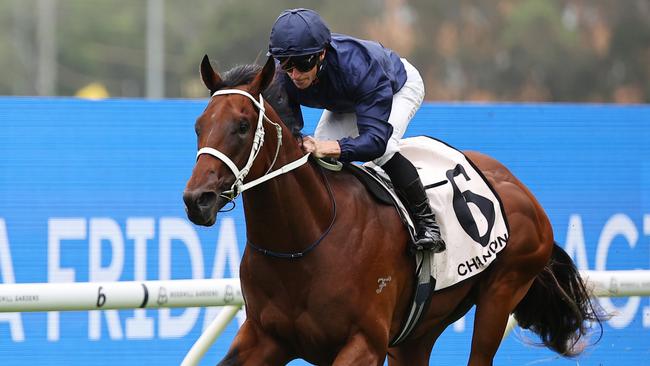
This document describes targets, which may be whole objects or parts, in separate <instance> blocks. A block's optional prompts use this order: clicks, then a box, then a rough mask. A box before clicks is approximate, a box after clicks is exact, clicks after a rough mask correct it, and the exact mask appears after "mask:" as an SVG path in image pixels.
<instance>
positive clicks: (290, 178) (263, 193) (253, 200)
mask: <svg viewBox="0 0 650 366" xmlns="http://www.w3.org/2000/svg"><path fill="white" fill-rule="evenodd" d="M269 132H270V131H269ZM272 141H274V140H272ZM275 147H276V144H275V143H270V144H268V145H267V144H265V146H264V147H263V152H261V153H260V158H261V159H260V163H261V164H260V165H259V167H257V169H256V170H257V171H258V174H261V173H259V172H262V173H263V172H265V171H266V169H268V166H269V165H270V163H271V161H272V160H273V156H274V155H275ZM303 155H304V154H303V153H302V150H301V149H300V147H299V146H298V144H297V142H296V141H295V139H294V137H293V136H291V134H289V133H285V134H284V136H283V145H282V147H281V148H280V154H279V156H278V159H277V161H276V163H275V164H274V167H273V169H274V170H275V169H278V168H281V167H282V166H284V165H286V164H288V163H291V162H293V161H295V160H297V159H299V158H301V157H302V156H303ZM317 169H318V168H316V167H315V166H313V165H312V164H310V163H306V164H305V165H303V166H301V167H300V168H297V169H295V170H292V171H290V172H288V173H285V174H282V175H280V176H278V177H276V178H273V179H271V180H269V181H267V182H265V183H263V184H261V185H259V186H256V187H254V188H252V189H250V190H248V191H246V192H245V193H244V197H243V200H244V212H245V215H246V225H247V234H248V240H249V241H251V242H253V243H255V244H256V245H257V246H261V247H263V248H264V249H268V250H273V251H282V252H294V251H300V250H302V249H304V248H305V247H306V246H308V245H309V244H311V243H312V242H313V241H315V240H317V239H318V238H319V237H320V235H321V234H322V233H323V231H324V230H325V229H326V228H327V227H328V226H329V224H330V222H331V218H332V215H333V207H332V198H331V197H330V194H329V193H328V190H327V187H326V185H325V182H324V176H323V175H322V174H321V173H320V172H319V171H318V170H317Z"/></svg>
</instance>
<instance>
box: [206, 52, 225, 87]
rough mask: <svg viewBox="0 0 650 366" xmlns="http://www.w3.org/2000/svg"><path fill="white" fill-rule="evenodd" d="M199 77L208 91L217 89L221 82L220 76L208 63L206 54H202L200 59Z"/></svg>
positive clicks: (208, 59)
mask: <svg viewBox="0 0 650 366" xmlns="http://www.w3.org/2000/svg"><path fill="white" fill-rule="evenodd" d="M201 79H203V84H205V86H206V87H207V88H208V89H209V90H210V92H214V91H215V90H217V89H219V87H220V85H221V84H222V81H221V77H220V76H219V74H217V73H216V72H214V70H213V69H212V65H210V58H209V57H208V55H205V56H203V60H202V61H201Z"/></svg>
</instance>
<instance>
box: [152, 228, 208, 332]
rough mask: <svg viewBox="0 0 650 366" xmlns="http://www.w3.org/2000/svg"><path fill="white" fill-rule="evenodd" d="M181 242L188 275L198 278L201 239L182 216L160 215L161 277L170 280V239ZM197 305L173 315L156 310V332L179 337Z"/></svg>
mask: <svg viewBox="0 0 650 366" xmlns="http://www.w3.org/2000/svg"><path fill="white" fill-rule="evenodd" d="M173 240H176V241H180V242H182V243H183V244H185V247H186V248H187V250H188V252H189V255H190V265H191V268H192V278H193V279H202V278H204V275H203V253H202V251H201V242H200V241H199V237H198V236H197V235H196V231H195V230H194V228H193V227H192V226H191V225H190V224H189V223H188V222H187V221H186V220H183V219H179V218H172V217H164V218H161V219H160V249H159V262H158V264H159V266H158V275H159V277H160V279H161V280H170V279H171V278H172V277H171V263H172V241H173ZM200 310H201V309H200V308H187V309H185V310H184V311H183V312H182V313H181V315H177V316H173V315H172V312H171V309H159V310H158V335H159V336H160V338H163V339H164V338H180V337H183V336H185V335H186V334H187V333H189V332H190V331H191V330H192V328H193V327H194V324H195V323H196V319H197V318H198V316H199V311H200Z"/></svg>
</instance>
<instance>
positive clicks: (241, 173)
mask: <svg viewBox="0 0 650 366" xmlns="http://www.w3.org/2000/svg"><path fill="white" fill-rule="evenodd" d="M227 94H240V95H243V96H245V97H247V98H248V99H250V100H251V101H252V102H253V104H255V106H256V107H257V108H259V118H258V119H257V128H256V129H255V137H254V138H253V147H252V148H251V153H250V155H249V156H248V161H247V162H246V165H245V166H244V167H243V168H242V169H239V168H237V165H235V163H233V161H232V160H230V158H229V157H228V156H226V155H225V154H224V153H222V152H221V151H219V150H217V149H214V148H211V147H203V148H201V149H199V151H198V152H197V153H196V159H197V160H198V158H199V156H201V154H208V155H212V156H214V157H215V158H217V159H219V160H221V161H223V162H224V163H225V164H226V165H227V166H228V168H230V170H231V171H232V173H233V174H234V175H235V183H233V185H232V186H231V187H230V190H227V191H224V192H222V195H227V196H228V198H229V199H231V200H234V199H235V198H236V197H237V196H239V195H240V194H241V193H242V192H244V191H245V190H247V189H250V188H252V187H255V186H256V185H258V184H261V183H264V182H266V181H267V180H269V179H273V178H275V177H277V176H278V175H281V174H284V173H287V172H289V171H291V170H294V169H296V168H298V167H300V166H302V165H304V164H305V163H306V162H307V159H308V158H309V154H305V155H304V156H303V157H302V158H300V159H298V160H296V161H293V162H291V163H289V164H287V165H285V166H283V167H281V168H279V169H277V170H275V171H273V172H271V169H272V168H273V165H274V164H275V161H276V159H277V158H278V154H279V153H280V146H281V145H282V126H280V125H279V124H278V123H275V122H273V121H271V120H270V119H269V118H268V117H267V116H266V109H265V108H264V99H263V98H262V94H261V93H260V100H259V101H257V100H255V98H254V97H253V96H252V95H251V94H250V93H248V92H246V91H244V90H240V89H223V90H217V91H216V92H215V93H214V94H212V96H213V97H214V96H217V95H227ZM264 121H267V122H268V123H270V124H272V125H273V126H274V127H275V129H276V131H277V137H278V146H277V147H276V149H275V156H274V157H273V162H271V165H270V166H269V169H268V170H267V171H266V173H264V175H263V176H261V177H259V178H257V179H255V180H253V181H250V182H248V183H244V178H246V176H247V175H248V172H249V171H250V168H251V166H253V162H254V161H255V158H257V154H258V153H259V152H260V150H261V149H262V145H263V144H264V126H263V122H264Z"/></svg>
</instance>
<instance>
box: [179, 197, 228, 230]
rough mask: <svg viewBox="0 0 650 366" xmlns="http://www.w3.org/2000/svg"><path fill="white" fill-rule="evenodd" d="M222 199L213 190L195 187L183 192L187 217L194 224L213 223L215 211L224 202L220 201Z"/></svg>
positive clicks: (208, 224)
mask: <svg viewBox="0 0 650 366" xmlns="http://www.w3.org/2000/svg"><path fill="white" fill-rule="evenodd" d="M223 200H224V199H223V198H221V197H220V196H219V194H218V193H217V192H214V191H208V190H202V189H196V190H185V191H184V192H183V201H185V211H187V218H188V219H190V221H192V222H193V223H195V224H196V225H203V226H212V225H214V223H215V221H216V219H217V211H218V210H219V208H220V207H223V205H224V204H225V202H221V201H223Z"/></svg>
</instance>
